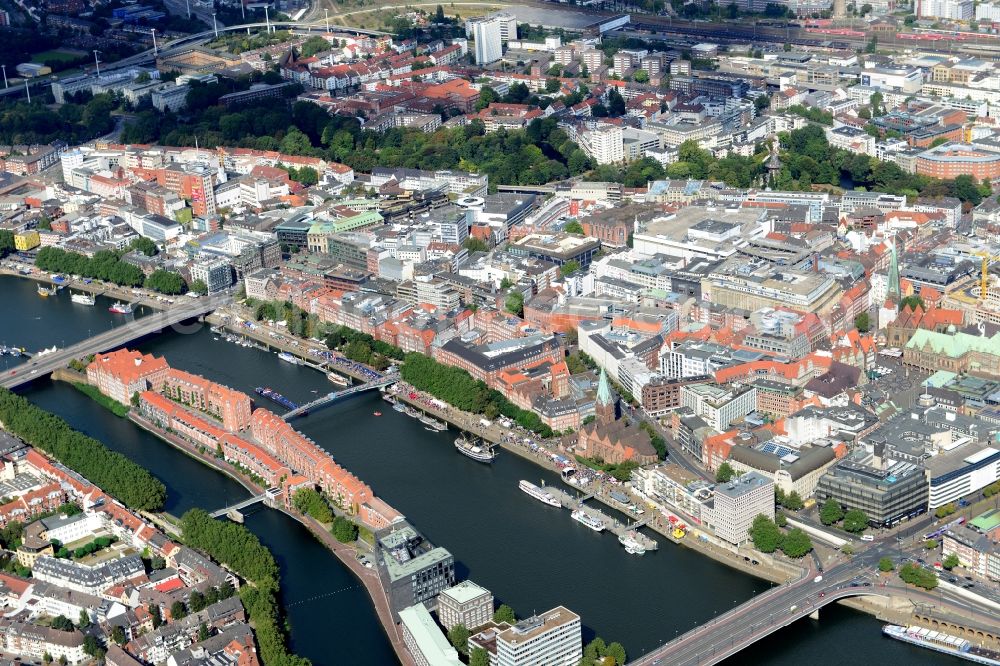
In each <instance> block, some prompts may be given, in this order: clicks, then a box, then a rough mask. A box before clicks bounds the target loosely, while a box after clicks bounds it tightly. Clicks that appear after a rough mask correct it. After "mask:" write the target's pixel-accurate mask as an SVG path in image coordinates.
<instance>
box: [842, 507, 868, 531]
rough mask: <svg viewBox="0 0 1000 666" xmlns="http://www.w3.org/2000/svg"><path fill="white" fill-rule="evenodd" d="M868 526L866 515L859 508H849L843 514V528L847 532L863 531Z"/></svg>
mask: <svg viewBox="0 0 1000 666" xmlns="http://www.w3.org/2000/svg"><path fill="white" fill-rule="evenodd" d="M867 527H868V515H867V514H866V513H865V512H864V511H862V510H860V509H851V510H850V511H848V512H847V513H845V514H844V529H845V530H847V531H848V532H854V533H857V532H864V531H865V529H867Z"/></svg>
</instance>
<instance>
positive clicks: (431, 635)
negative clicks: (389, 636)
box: [399, 604, 462, 666]
mask: <svg viewBox="0 0 1000 666" xmlns="http://www.w3.org/2000/svg"><path fill="white" fill-rule="evenodd" d="M399 622H400V625H401V626H402V628H403V643H404V644H406V649H407V650H409V652H410V654H411V655H412V656H413V661H414V662H416V665H417V666H462V662H461V660H459V658H458V651H457V650H456V649H455V648H454V647H452V645H451V643H449V642H448V638H447V637H446V636H445V635H444V633H443V632H442V631H441V629H439V628H438V626H437V625H436V624H435V623H434V618H432V617H431V614H430V613H429V612H428V611H427V609H426V608H425V607H424V605H423V604H416V605H414V606H410V607H409V608H404V609H403V610H401V611H399Z"/></svg>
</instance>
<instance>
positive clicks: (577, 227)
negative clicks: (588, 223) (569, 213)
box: [563, 220, 583, 236]
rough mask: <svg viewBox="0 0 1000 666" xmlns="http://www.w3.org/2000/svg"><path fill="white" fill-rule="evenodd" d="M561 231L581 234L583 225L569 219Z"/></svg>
mask: <svg viewBox="0 0 1000 666" xmlns="http://www.w3.org/2000/svg"><path fill="white" fill-rule="evenodd" d="M563 231H565V232H566V233H568V234H580V235H581V236H582V235H583V225H581V224H580V223H579V222H578V221H576V220H570V221H569V222H567V223H566V226H564V227H563Z"/></svg>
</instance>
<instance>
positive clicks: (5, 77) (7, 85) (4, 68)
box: [0, 65, 10, 88]
mask: <svg viewBox="0 0 1000 666" xmlns="http://www.w3.org/2000/svg"><path fill="white" fill-rule="evenodd" d="M0 68H3V87H4V88H10V85H9V84H8V83H7V65H0Z"/></svg>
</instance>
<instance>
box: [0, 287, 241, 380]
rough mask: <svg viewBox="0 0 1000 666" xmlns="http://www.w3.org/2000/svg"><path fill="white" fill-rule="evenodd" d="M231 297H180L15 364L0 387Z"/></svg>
mask: <svg viewBox="0 0 1000 666" xmlns="http://www.w3.org/2000/svg"><path fill="white" fill-rule="evenodd" d="M231 300H232V297H231V296H229V295H228V294H223V295H218V296H208V297H202V298H197V299H183V301H184V302H183V303H177V304H175V305H174V306H172V307H171V308H169V309H167V310H163V311H161V312H157V313H155V314H151V315H148V316H146V317H138V318H136V319H133V320H132V321H130V322H128V323H127V324H122V325H121V326H116V327H114V328H112V329H110V330H107V331H104V332H103V333H98V334H97V335H95V336H92V337H90V338H87V339H86V340H83V341H81V342H77V343H76V344H74V345H70V346H69V347H66V348H65V349H59V350H57V351H54V352H51V353H49V354H45V355H43V356H36V357H35V358H34V359H33V360H31V361H29V362H28V363H25V364H22V365H19V366H17V367H15V368H13V369H11V370H10V371H9V372H7V374H6V375H4V376H3V378H2V379H0V386H3V387H4V388H8V389H15V388H17V387H19V386H22V385H24V384H27V383H28V382H30V381H32V380H35V379H40V378H42V377H44V376H45V375H48V374H49V373H51V372H53V371H54V370H56V369H58V368H63V367H65V366H66V365H67V364H68V363H69V362H70V361H71V360H73V359H76V358H84V357H86V356H89V355H90V354H99V353H101V352H105V351H110V350H112V349H116V348H118V347H121V346H122V345H126V344H128V343H130V342H133V341H135V340H138V339H139V338H142V337H145V336H147V335H153V334H155V333H159V332H160V331H162V330H164V329H166V328H170V327H171V326H175V325H177V324H180V323H181V322H183V321H187V320H190V319H196V318H198V317H201V316H203V315H206V314H208V313H209V312H212V311H213V310H215V309H216V308H219V307H220V306H222V305H225V304H227V303H229V302H230V301H231Z"/></svg>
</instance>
